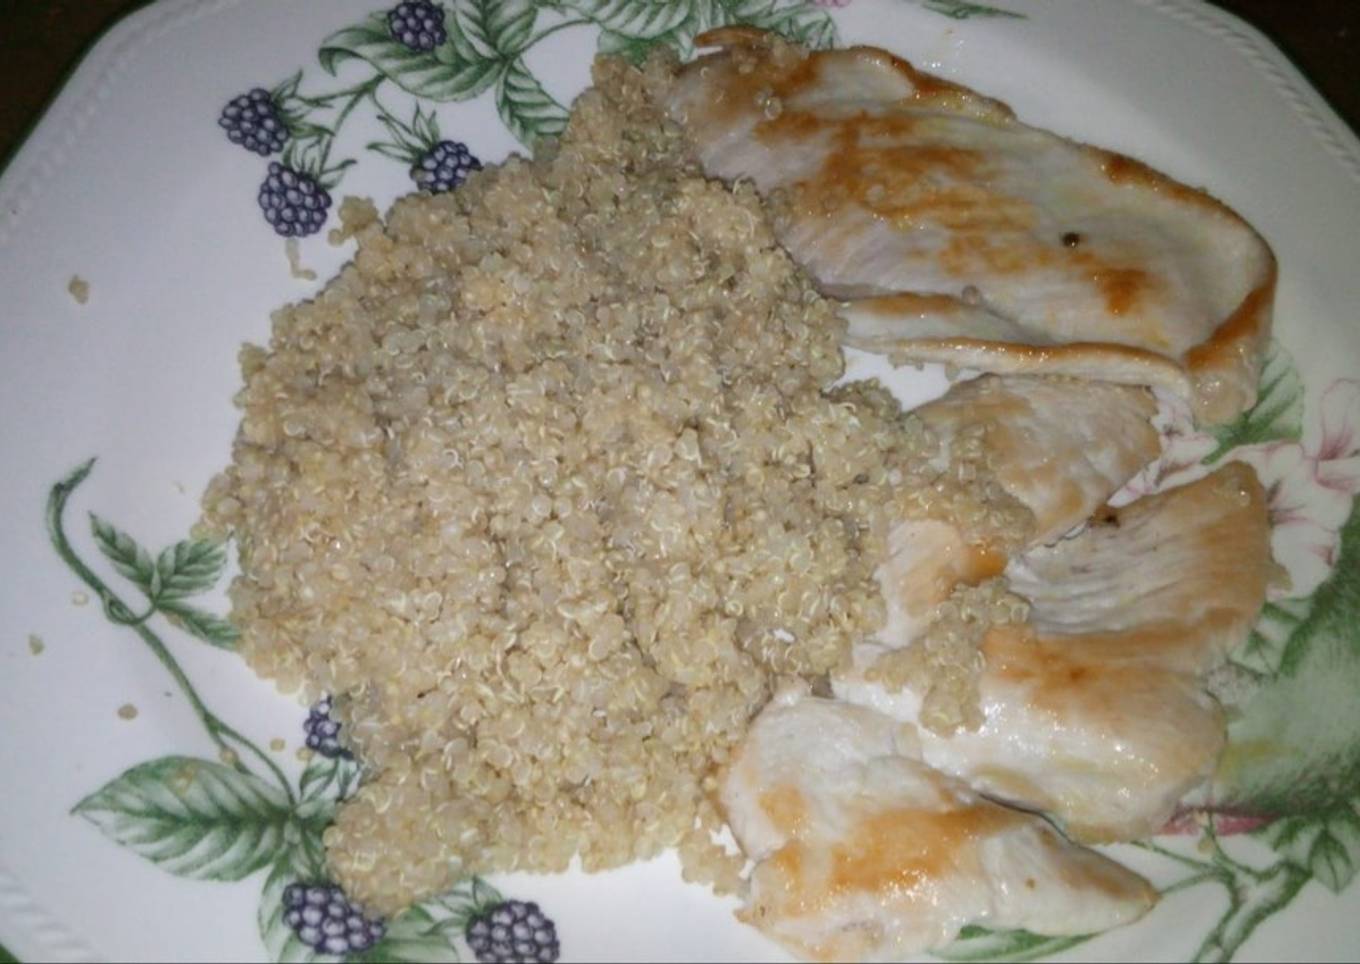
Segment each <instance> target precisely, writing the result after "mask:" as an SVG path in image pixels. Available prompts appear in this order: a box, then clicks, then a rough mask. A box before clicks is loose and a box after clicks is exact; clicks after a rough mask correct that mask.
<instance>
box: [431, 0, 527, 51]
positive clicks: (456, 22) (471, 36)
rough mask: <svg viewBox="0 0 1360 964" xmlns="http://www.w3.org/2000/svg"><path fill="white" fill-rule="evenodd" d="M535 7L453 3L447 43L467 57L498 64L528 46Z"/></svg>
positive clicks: (513, 2)
mask: <svg viewBox="0 0 1360 964" xmlns="http://www.w3.org/2000/svg"><path fill="white" fill-rule="evenodd" d="M537 17H538V5H537V4H536V3H534V2H533V0H454V3H453V4H452V5H451V7H450V10H449V16H448V17H447V18H446V19H447V20H448V26H449V41H450V43H451V44H452V45H453V47H454V49H455V50H457V51H459V52H461V53H463V55H464V56H467V57H476V58H479V59H481V60H490V61H502V60H504V59H506V58H511V57H518V56H519V55H520V54H522V53H523V52H524V51H525V49H526V48H527V47H529V46H531V45H532V40H531V36H532V34H533V30H534V21H535V20H536V19H537Z"/></svg>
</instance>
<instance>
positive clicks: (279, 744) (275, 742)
mask: <svg viewBox="0 0 1360 964" xmlns="http://www.w3.org/2000/svg"><path fill="white" fill-rule="evenodd" d="M287 745H288V741H287V740H285V739H284V738H283V737H281V736H276V737H274V739H272V740H270V741H269V749H271V750H273V751H274V752H275V753H282V752H283V748H284V747H286V746H287Z"/></svg>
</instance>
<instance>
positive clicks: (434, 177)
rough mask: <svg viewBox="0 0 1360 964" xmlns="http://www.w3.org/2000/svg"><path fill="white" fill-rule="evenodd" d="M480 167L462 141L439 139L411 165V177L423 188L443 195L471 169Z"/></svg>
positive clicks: (460, 181)
mask: <svg viewBox="0 0 1360 964" xmlns="http://www.w3.org/2000/svg"><path fill="white" fill-rule="evenodd" d="M481 169H482V162H481V161H479V160H477V158H475V157H473V156H472V152H471V151H469V150H468V149H467V145H466V144H462V143H460V142H458V141H440V142H439V143H438V144H436V145H435V146H434V147H432V148H430V149H429V150H428V151H426V152H425V153H424V154H423V155H422V156H421V158H420V160H419V161H417V162H416V163H415V165H414V166H413V167H412V168H411V179H412V180H413V181H415V182H416V187H418V188H420V189H421V190H423V191H429V192H430V193H431V194H443V193H444V192H445V191H452V190H453V189H454V188H456V187H457V186H458V185H460V184H462V183H463V182H464V181H465V180H467V176H468V175H469V174H471V173H472V172H473V171H480V170H481Z"/></svg>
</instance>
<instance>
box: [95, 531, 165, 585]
mask: <svg viewBox="0 0 1360 964" xmlns="http://www.w3.org/2000/svg"><path fill="white" fill-rule="evenodd" d="M90 528H91V530H92V531H93V532H94V541H95V545H97V546H99V551H100V552H102V553H103V554H104V555H105V556H106V557H108V560H109V561H110V562H111V563H113V568H115V569H117V570H118V573H119V575H121V576H123V577H125V578H127V579H129V580H131V581H132V582H134V583H136V584H137V587H138V588H139V589H141V590H142V592H144V593H146V594H147V595H148V596H155V595H156V593H157V591H158V590H159V589H160V586H159V581H158V580H159V572H158V569H157V566H156V563H154V562H153V561H152V560H151V554H150V553H149V552H147V551H146V550H145V549H143V548H142V547H141V545H140V544H139V543H138V542H137V540H136V539H134V538H132V536H130V535H128V534H127V533H126V532H124V531H123V530H122V529H119V528H117V527H116V526H114V525H111V524H110V523H108V522H106V521H105V520H104V519H101V518H100V517H99V516H97V515H95V514H94V513H93V512H91V513H90Z"/></svg>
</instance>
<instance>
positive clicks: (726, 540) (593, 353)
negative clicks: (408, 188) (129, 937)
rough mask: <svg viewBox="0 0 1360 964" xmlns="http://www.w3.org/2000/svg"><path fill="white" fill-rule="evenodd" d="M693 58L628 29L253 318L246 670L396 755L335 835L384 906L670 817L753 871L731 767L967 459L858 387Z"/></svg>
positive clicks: (244, 544) (531, 865)
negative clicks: (528, 150)
mask: <svg viewBox="0 0 1360 964" xmlns="http://www.w3.org/2000/svg"><path fill="white" fill-rule="evenodd" d="M673 72H674V64H673V63H671V62H668V61H666V60H664V59H653V60H652V61H649V62H648V64H647V65H646V66H645V67H644V68H642V69H638V68H634V67H631V66H628V65H627V64H625V63H623V62H621V61H618V60H611V59H604V60H601V61H600V62H598V63H597V64H596V67H595V72H594V80H595V86H594V87H593V88H592V89H591V90H590V91H588V92H587V93H585V94H583V95H582V96H581V97H580V99H579V100H578V101H577V103H576V105H575V107H574V109H573V113H572V117H571V121H570V124H569V126H568V128H567V130H566V132H565V133H564V135H563V137H562V138H561V140H560V141H559V142H556V143H552V144H545V145H541V146H540V149H539V150H538V151H537V156H536V158H535V159H534V160H532V161H529V160H524V159H521V158H511V159H510V160H508V161H507V162H506V163H504V164H503V165H500V166H494V167H488V168H487V169H485V170H483V171H481V172H478V173H474V174H473V175H472V176H471V177H470V178H469V179H468V181H467V182H466V184H464V185H463V186H462V187H461V188H459V189H458V190H457V191H455V192H452V193H451V194H444V195H436V196H426V195H420V196H410V197H407V198H403V199H401V200H399V201H397V202H396V203H395V204H394V205H393V207H392V209H391V210H390V212H389V213H388V215H387V217H386V219H385V220H379V219H378V218H377V217H376V216H375V214H370V215H368V216H364V215H363V213H362V208H361V207H358V206H347V211H346V214H347V219H348V220H347V230H348V231H350V232H352V233H353V234H354V236H355V238H356V240H357V250H356V253H355V256H354V259H353V261H352V263H350V264H349V265H347V266H346V267H345V268H344V269H343V270H342V271H341V273H340V274H339V275H338V276H337V277H336V278H335V279H334V280H333V281H331V282H330V283H329V284H328V285H327V286H326V288H325V289H324V291H322V292H321V293H320V294H319V295H318V296H317V297H316V298H315V299H314V300H312V301H308V302H305V303H301V304H296V305H292V306H289V307H286V308H283V309H282V310H280V311H278V312H276V313H275V315H274V319H273V330H272V336H271V338H270V342H269V345H268V347H267V348H262V347H253V346H247V347H246V348H244V349H243V350H242V354H241V367H242V371H243V374H244V380H245V385H244V388H243V389H242V390H241V392H240V394H239V396H238V399H237V401H238V404H239V406H240V407H241V409H242V410H243V419H242V423H241V428H240V432H239V434H238V437H237V440H236V442H235V445H234V448H233V458H232V462H231V465H230V466H229V467H228V468H227V469H226V470H225V471H224V472H223V473H222V474H221V475H220V476H219V477H218V478H217V479H215V480H214V482H213V483H212V485H211V486H210V488H209V490H208V493H207V495H206V497H205V527H206V528H207V529H208V531H211V532H214V533H217V534H219V535H222V536H232V537H234V538H235V539H236V540H237V542H238V546H239V551H240V560H241V575H240V576H239V577H238V578H237V579H236V580H235V582H234V584H233V586H232V589H231V599H232V605H233V610H232V616H233V620H234V622H235V623H236V624H237V625H238V626H239V628H240V631H241V638H240V649H241V652H242V654H243V655H244V657H245V658H246V660H247V661H248V662H249V664H250V665H251V666H252V667H253V668H254V669H255V670H256V671H257V672H259V673H260V674H262V675H263V676H266V677H268V678H271V679H273V680H275V681H277V683H278V684H279V686H280V687H282V688H283V689H285V690H288V691H296V690H299V689H301V690H303V691H305V692H306V693H307V694H309V695H310V696H313V697H315V696H318V695H320V694H323V693H326V694H332V695H333V697H334V701H335V712H336V714H337V715H338V716H339V718H340V719H342V720H343V722H344V724H345V726H344V733H345V734H346V739H347V741H348V743H349V745H350V747H351V748H352V749H353V750H354V752H355V753H356V754H357V755H358V756H359V758H360V759H361V760H362V762H363V764H364V766H365V774H366V775H365V779H364V782H363V784H362V786H361V787H360V789H359V790H358V792H357V793H356V794H355V795H354V796H353V797H352V798H351V799H349V800H348V801H346V802H345V803H344V804H343V805H342V807H341V808H340V811H339V815H338V817H337V819H336V821H335V823H334V824H333V825H332V827H331V828H330V829H329V830H328V832H327V834H326V838H325V840H326V846H327V851H328V859H329V862H330V866H331V870H332V872H333V873H334V874H335V876H336V878H337V879H338V881H339V882H340V883H341V884H342V885H343V886H344V888H345V890H346V891H347V892H348V893H349V894H350V895H351V896H352V897H353V898H355V899H356V900H358V901H360V902H362V903H363V904H364V905H365V906H366V907H369V908H372V909H374V910H377V911H379V912H384V913H390V912H394V911H396V910H398V909H400V908H401V907H403V906H405V905H406V904H408V903H410V902H411V901H413V900H416V899H419V898H421V897H424V896H426V895H429V894H431V893H434V892H437V891H439V890H441V889H443V888H445V887H446V886H447V885H448V884H449V883H451V882H452V881H453V880H455V879H457V878H458V877H460V876H462V875H464V874H467V873H474V872H476V873H486V872H492V871H507V870H535V871H560V870H564V869H566V868H567V866H568V864H569V862H570V861H571V860H572V858H573V857H574V856H579V858H580V861H581V864H582V865H583V866H584V868H585V869H587V870H595V869H601V868H606V867H612V866H616V865H620V864H624V863H628V862H631V861H634V860H638V859H641V858H646V857H649V856H651V855H654V854H656V853H658V852H660V851H661V850H663V849H665V848H669V847H673V846H674V847H679V849H680V853H681V857H682V860H683V862H684V866H685V873H686V876H687V878H689V879H697V880H702V881H705V882H708V883H711V884H713V885H714V886H715V887H716V888H717V889H718V890H719V891H733V890H736V889H737V888H738V887H739V886H740V877H739V873H740V869H741V863H742V862H741V860H740V859H739V858H737V857H734V856H730V855H728V854H726V853H725V852H724V850H723V849H722V848H721V847H720V846H718V845H717V844H715V843H714V842H713V841H712V838H711V834H712V833H713V832H714V831H717V830H718V829H719V828H720V827H721V824H722V821H721V818H720V816H719V815H718V814H717V812H716V811H715V809H714V807H713V805H712V804H711V803H710V802H709V800H710V794H711V792H712V791H713V789H714V788H715V786H716V783H715V781H716V778H717V774H718V773H719V772H720V771H721V768H722V766H723V765H724V763H725V762H726V761H727V760H728V759H729V757H730V756H731V755H732V753H733V751H734V748H735V747H736V745H737V744H738V743H739V742H740V741H741V739H742V738H743V736H744V734H745V732H746V729H747V726H748V723H749V721H750V719H751V718H752V716H753V715H754V714H755V713H756V712H758V711H759V710H760V708H761V707H762V706H763V705H764V703H765V702H766V700H767V699H768V698H769V696H770V694H771V692H772V691H773V690H774V688H776V687H777V686H778V685H779V684H780V682H781V681H783V680H787V679H789V678H791V677H801V678H803V679H805V680H808V681H811V682H813V683H814V685H822V686H824V685H825V681H826V677H827V674H828V673H829V672H831V671H832V670H834V669H836V668H837V667H839V666H842V665H844V664H845V662H846V661H847V658H848V654H849V650H850V646H851V644H852V643H853V642H855V641H856V640H857V639H860V638H863V637H865V636H867V635H870V634H872V633H873V632H874V631H875V630H876V629H877V628H878V627H879V626H880V625H881V624H882V622H883V618H884V612H885V610H884V605H883V600H882V597H881V595H880V592H879V588H878V585H877V583H876V582H875V580H874V571H875V568H876V566H877V565H878V563H879V561H880V560H881V558H882V556H883V552H884V547H885V538H886V534H887V531H888V529H889V527H890V525H891V524H892V522H893V520H895V519H898V518H901V517H902V515H903V514H904V513H909V512H910V513H921V512H927V513H928V512H929V511H930V510H929V506H930V504H931V493H945V492H947V491H950V487H951V486H953V489H954V490H959V489H960V487H961V486H962V487H965V488H966V486H964V484H963V483H960V482H957V481H951V480H949V479H942V478H941V472H940V470H939V468H938V467H935V468H932V467H931V458H932V456H933V455H934V454H935V445H934V443H933V441H932V439H931V438H930V435H929V433H928V432H927V431H926V430H925V429H924V428H923V426H922V425H921V423H920V422H919V421H918V420H916V419H915V418H913V417H911V416H909V415H904V414H903V413H902V412H901V411H900V409H899V407H898V405H897V404H896V402H895V401H894V400H893V399H892V398H891V396H890V395H889V394H888V393H887V392H886V391H885V390H884V389H882V388H881V387H880V386H878V385H877V384H865V383H857V384H853V385H848V386H844V387H839V388H835V389H832V388H829V386H831V385H832V384H833V383H834V382H835V381H836V379H837V378H838V377H839V376H840V375H841V374H842V370H843V361H842V355H841V352H840V349H839V339H840V336H841V334H842V331H843V323H842V322H841V321H840V320H839V319H838V318H837V316H836V314H835V310H834V305H833V304H832V303H830V302H828V301H826V300H825V299H823V298H822V297H820V296H819V295H818V294H817V293H816V292H815V291H814V290H813V288H812V287H811V284H810V283H809V281H808V280H807V279H806V277H805V276H804V275H803V273H802V272H801V271H800V270H799V269H798V268H797V267H796V266H795V265H794V264H793V263H792V262H791V261H790V259H789V258H788V256H787V255H786V254H785V253H784V251H783V250H782V249H781V248H780V247H779V246H778V245H777V244H776V242H775V240H774V236H773V233H772V231H771V227H770V220H769V217H768V216H767V212H766V210H765V209H764V207H763V205H762V202H761V201H760V199H759V198H758V197H757V196H756V194H755V192H754V191H753V190H752V189H750V188H749V186H746V185H737V186H735V187H728V186H725V185H723V184H722V183H719V182H716V181H711V180H708V179H706V178H705V177H703V176H702V173H701V172H700V170H699V167H698V165H697V163H696V162H695V160H694V159H693V158H692V156H691V154H690V152H689V150H688V147H687V145H686V144H685V142H684V140H683V138H682V135H681V132H680V130H679V128H678V127H677V126H676V125H675V124H673V123H672V122H670V121H668V120H666V119H665V118H664V116H663V114H662V112H661V111H660V110H659V109H658V108H657V107H656V106H654V105H655V104H656V103H657V102H658V100H659V98H660V97H661V96H662V94H663V93H664V90H665V89H666V86H667V85H668V84H669V83H671V80H672V77H673ZM941 498H943V496H942V497H941ZM948 501H949V500H948V499H944V502H942V503H940V504H946V503H948ZM970 655H971V654H969V653H964V654H963V655H962V657H960V658H969V657H970Z"/></svg>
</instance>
